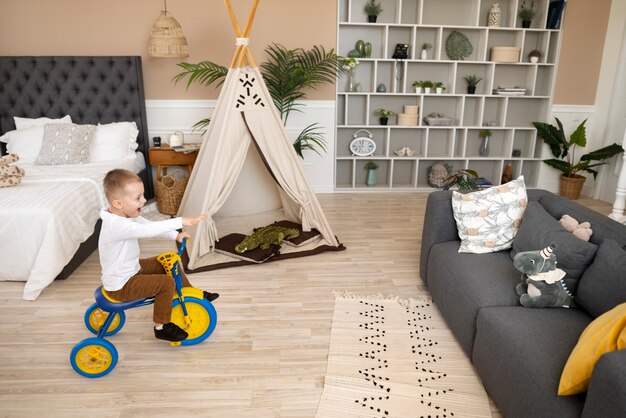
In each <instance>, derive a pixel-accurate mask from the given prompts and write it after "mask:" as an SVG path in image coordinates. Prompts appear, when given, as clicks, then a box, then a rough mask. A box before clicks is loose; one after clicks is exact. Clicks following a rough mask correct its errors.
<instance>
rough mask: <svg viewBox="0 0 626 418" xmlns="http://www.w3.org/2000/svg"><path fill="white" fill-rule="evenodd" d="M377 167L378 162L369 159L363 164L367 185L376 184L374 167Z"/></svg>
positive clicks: (372, 185)
mask: <svg viewBox="0 0 626 418" xmlns="http://www.w3.org/2000/svg"><path fill="white" fill-rule="evenodd" d="M377 168H378V164H376V163H375V162H374V161H369V162H368V163H367V164H365V169H366V170H367V185H368V186H369V187H374V186H376V169H377Z"/></svg>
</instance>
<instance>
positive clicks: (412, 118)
mask: <svg viewBox="0 0 626 418" xmlns="http://www.w3.org/2000/svg"><path fill="white" fill-rule="evenodd" d="M417 119H418V116H417V114H415V115H408V114H406V113H398V125H400V126H416V125H417Z"/></svg>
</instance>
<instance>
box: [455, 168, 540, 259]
mask: <svg viewBox="0 0 626 418" xmlns="http://www.w3.org/2000/svg"><path fill="white" fill-rule="evenodd" d="M527 205H528V196H527V195H526V186H525V184H524V177H523V176H520V177H519V178H517V179H516V180H513V181H510V182H508V183H506V184H503V185H501V186H494V187H490V188H488V189H485V190H480V191H478V192H473V193H465V194H463V193H459V192H452V211H453V213H454V219H455V221H456V227H457V229H458V232H459V238H461V246H460V248H459V252H460V253H475V254H482V253H491V252H494V251H500V250H505V249H507V248H511V244H512V243H513V238H515V234H516V233H517V231H518V229H519V227H520V225H521V223H522V215H523V214H524V210H525V209H526V206H527Z"/></svg>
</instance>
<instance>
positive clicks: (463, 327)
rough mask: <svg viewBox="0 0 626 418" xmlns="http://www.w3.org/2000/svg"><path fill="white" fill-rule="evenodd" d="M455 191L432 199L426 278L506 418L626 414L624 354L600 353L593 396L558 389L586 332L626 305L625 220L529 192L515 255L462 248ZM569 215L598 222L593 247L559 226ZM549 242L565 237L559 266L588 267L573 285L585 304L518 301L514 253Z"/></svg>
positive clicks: (424, 251) (425, 241) (424, 252)
mask: <svg viewBox="0 0 626 418" xmlns="http://www.w3.org/2000/svg"><path fill="white" fill-rule="evenodd" d="M451 196H452V192H449V191H437V192H433V193H431V194H430V195H429V197H428V203H427V207H426V213H425V217H424V231H423V237H422V247H421V254H420V275H421V277H422V280H424V282H425V283H426V285H427V287H428V289H429V291H430V293H431V294H432V297H433V300H434V302H435V304H436V305H437V307H438V308H439V310H440V311H441V313H442V314H443V316H444V318H445V319H446V321H447V323H448V325H449V327H450V329H451V330H452V331H453V333H454V335H455V336H456V338H457V340H458V342H459V343H460V345H461V346H462V348H463V350H464V351H465V353H466V354H467V355H468V356H469V358H470V359H471V360H472V362H473V364H474V366H475V368H476V370H477V372H478V374H479V376H480V378H481V379H482V381H483V383H484V385H485V387H486V389H487V391H488V392H489V394H490V395H491V396H492V398H493V399H494V401H495V402H496V404H497V405H498V408H499V409H500V411H502V413H503V415H504V416H505V417H507V418H508V417H524V418H526V417H580V416H583V417H594V418H596V417H603V418H608V417H625V416H626V350H620V351H616V352H612V353H607V354H605V355H604V356H603V357H602V358H601V359H600V361H599V362H598V363H597V364H596V366H595V368H594V371H593V375H592V378H591V382H590V385H589V389H588V391H587V393H584V394H579V395H573V396H557V389H558V386H559V380H560V377H561V373H562V370H563V367H564V365H565V363H566V362H567V359H568V357H569V355H570V353H571V351H572V349H573V348H574V346H575V345H576V343H577V341H578V338H579V336H580V334H581V333H582V331H583V330H584V329H585V328H586V327H587V325H588V324H589V323H590V322H591V321H593V319H594V318H596V317H597V316H599V315H601V314H602V313H604V312H606V311H608V310H610V309H612V308H613V307H614V306H616V305H618V304H619V303H623V302H626V251H625V250H624V249H625V248H626V226H624V225H622V224H619V223H618V222H615V221H613V220H611V219H609V218H608V217H606V216H604V215H601V214H599V213H597V212H595V211H592V210H590V209H588V208H585V207H583V206H581V205H580V204H578V203H576V202H573V201H571V200H568V199H566V198H563V197H561V196H556V195H554V194H552V193H550V192H547V191H545V190H528V200H529V203H528V207H527V208H526V212H525V213H524V218H523V219H522V226H521V228H520V231H519V232H518V234H517V235H516V238H515V241H514V243H513V249H512V250H511V251H509V250H506V251H499V252H495V253H488V254H467V253H458V249H459V244H460V241H459V237H458V234H457V228H456V223H455V220H454V216H453V212H452V205H451ZM564 214H568V215H570V216H573V217H574V218H575V219H577V220H578V221H579V222H583V221H589V222H591V227H592V229H593V231H594V233H593V235H592V237H591V239H590V241H589V242H590V243H591V244H589V243H587V242H585V241H582V240H578V238H575V237H574V238H575V239H576V240H578V241H579V242H572V241H571V240H570V237H573V235H571V234H570V233H569V232H567V231H565V230H564V229H563V230H561V231H558V230H557V228H560V225H558V219H560V218H561V216H562V215H564ZM555 223H556V226H555ZM522 232H523V233H522ZM565 235H567V236H565ZM518 238H519V239H518ZM546 240H553V241H557V246H558V247H557V251H556V255H557V263H558V265H559V267H561V268H563V269H564V270H566V271H568V270H567V269H566V268H564V267H565V266H563V263H562V260H564V259H565V258H567V257H570V258H571V259H572V260H573V261H572V262H573V263H576V262H582V263H584V265H582V266H573V267H574V268H578V269H579V271H578V272H577V273H578V274H579V275H580V277H579V279H578V280H576V281H574V282H572V283H570V285H571V286H572V287H573V290H575V291H576V293H575V302H576V303H577V304H579V305H580V306H579V307H578V308H572V309H565V308H545V309H531V308H525V307H523V306H521V305H520V303H519V297H518V296H517V295H516V293H515V286H516V284H518V283H519V282H520V280H521V277H520V273H519V272H518V271H517V270H516V269H515V268H514V267H513V262H512V255H511V252H513V253H515V252H516V251H527V250H537V249H541V248H543V247H545V246H546V245H548V244H549V242H545V241H546ZM558 251H561V253H560V254H559V252H558ZM615 266H617V267H615ZM567 267H571V266H567ZM616 268H617V269H618V270H615V269H616ZM619 269H621V270H619ZM616 271H617V272H618V273H617V274H616V273H615V272H616ZM620 271H621V273H620ZM569 277H570V271H568V278H569Z"/></svg>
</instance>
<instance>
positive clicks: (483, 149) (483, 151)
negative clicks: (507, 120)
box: [478, 136, 489, 157]
mask: <svg viewBox="0 0 626 418" xmlns="http://www.w3.org/2000/svg"><path fill="white" fill-rule="evenodd" d="M478 154H480V156H481V157H489V137H488V136H485V137H483V140H482V141H481V143H480V148H479V149H478Z"/></svg>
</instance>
